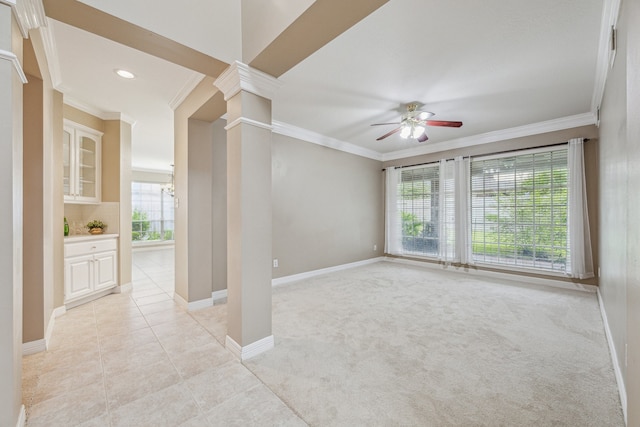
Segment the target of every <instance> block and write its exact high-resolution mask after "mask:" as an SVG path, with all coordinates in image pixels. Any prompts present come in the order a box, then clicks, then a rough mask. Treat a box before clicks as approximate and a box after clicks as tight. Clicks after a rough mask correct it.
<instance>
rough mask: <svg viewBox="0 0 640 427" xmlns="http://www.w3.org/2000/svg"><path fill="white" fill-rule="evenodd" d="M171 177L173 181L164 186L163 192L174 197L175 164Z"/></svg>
mask: <svg viewBox="0 0 640 427" xmlns="http://www.w3.org/2000/svg"><path fill="white" fill-rule="evenodd" d="M169 178H170V179H171V181H169V182H167V183H166V184H164V185H163V186H162V192H163V193H165V194H168V195H169V196H171V197H173V196H174V194H175V176H174V166H173V164H172V165H171V173H170V174H169Z"/></svg>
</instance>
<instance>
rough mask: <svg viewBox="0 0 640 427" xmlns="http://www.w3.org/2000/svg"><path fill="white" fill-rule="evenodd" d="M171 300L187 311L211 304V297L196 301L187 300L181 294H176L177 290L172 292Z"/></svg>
mask: <svg viewBox="0 0 640 427" xmlns="http://www.w3.org/2000/svg"><path fill="white" fill-rule="evenodd" d="M173 300H174V301H175V302H177V303H178V305H179V306H180V307H182V308H184V309H185V310H187V311H196V310H200V309H203V308H207V307H211V306H212V305H213V298H205V299H201V300H198V301H191V302H187V300H185V299H184V298H182V296H181V295H178V293H177V292H174V293H173Z"/></svg>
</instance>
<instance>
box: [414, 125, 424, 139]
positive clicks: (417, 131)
mask: <svg viewBox="0 0 640 427" xmlns="http://www.w3.org/2000/svg"><path fill="white" fill-rule="evenodd" d="M423 133H424V126H415V127H414V128H413V131H412V133H411V138H416V139H417V138H418V137H419V136H420V135H422V134H423Z"/></svg>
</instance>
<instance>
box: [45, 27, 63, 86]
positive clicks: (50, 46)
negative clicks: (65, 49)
mask: <svg viewBox="0 0 640 427" xmlns="http://www.w3.org/2000/svg"><path fill="white" fill-rule="evenodd" d="M40 35H41V37H42V45H43V47H44V56H45V57H46V58H47V65H48V66H49V76H50V77H51V84H52V85H53V88H54V89H56V90H59V91H60V92H62V91H61V90H60V89H61V86H62V72H61V71H60V60H59V59H58V47H57V44H56V38H55V36H54V34H53V27H52V26H50V25H47V26H46V27H40Z"/></svg>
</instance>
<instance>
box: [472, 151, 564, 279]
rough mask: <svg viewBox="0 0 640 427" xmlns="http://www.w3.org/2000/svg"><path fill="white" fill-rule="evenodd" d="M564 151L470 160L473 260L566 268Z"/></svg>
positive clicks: (561, 270)
mask: <svg viewBox="0 0 640 427" xmlns="http://www.w3.org/2000/svg"><path fill="white" fill-rule="evenodd" d="M567 184H568V168H567V150H566V149H557V148H556V149H554V150H548V149H547V150H537V151H533V152H527V153H524V154H519V155H513V154H511V155H507V156H504V155H502V156H494V157H484V158H476V159H472V161H471V255H472V259H473V261H474V262H477V263H491V264H506V265H513V266H522V267H534V268H539V269H544V270H552V271H560V272H565V271H567V270H568V260H569V244H568V227H567V224H568V221H567V215H568V186H567Z"/></svg>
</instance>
